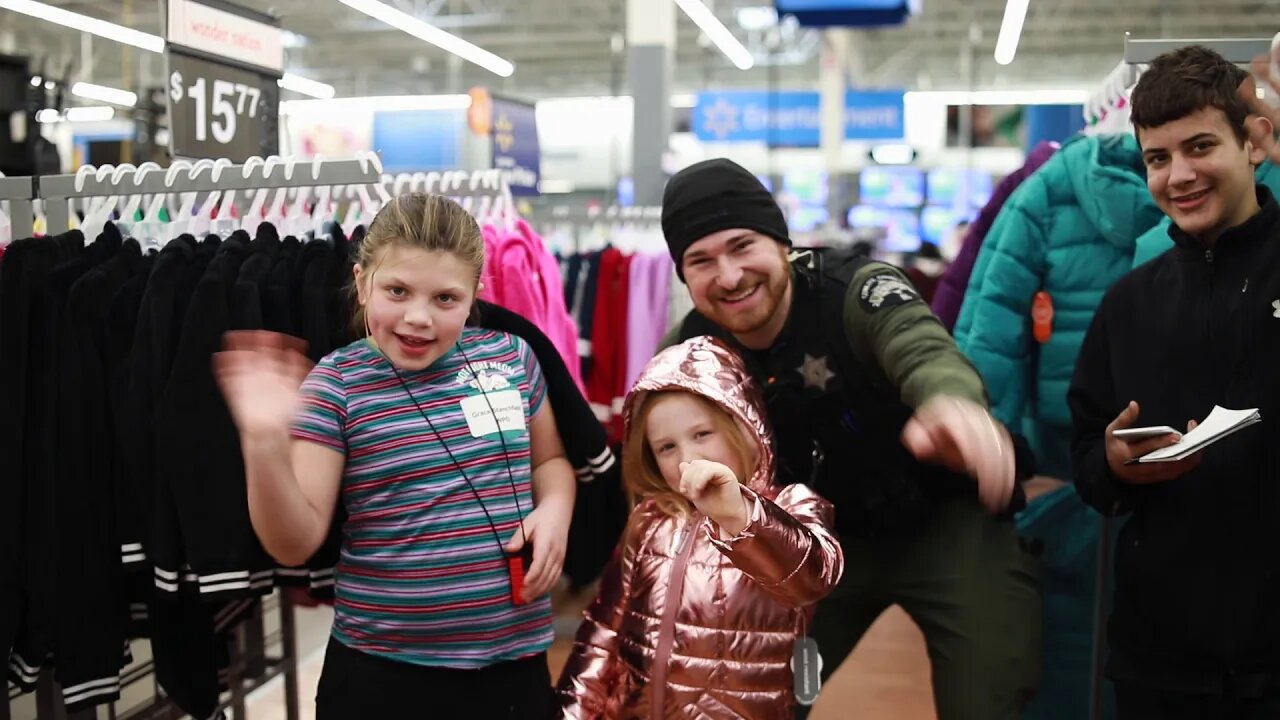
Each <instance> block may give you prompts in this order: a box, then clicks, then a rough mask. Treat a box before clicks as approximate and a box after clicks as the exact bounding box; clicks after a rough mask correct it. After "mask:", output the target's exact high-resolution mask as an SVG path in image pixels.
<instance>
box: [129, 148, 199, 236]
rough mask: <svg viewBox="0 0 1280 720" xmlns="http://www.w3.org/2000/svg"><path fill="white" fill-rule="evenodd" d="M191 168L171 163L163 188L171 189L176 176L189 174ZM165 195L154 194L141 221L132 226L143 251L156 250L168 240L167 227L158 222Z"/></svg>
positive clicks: (187, 163) (182, 163)
mask: <svg viewBox="0 0 1280 720" xmlns="http://www.w3.org/2000/svg"><path fill="white" fill-rule="evenodd" d="M192 167H193V165H192V164H191V163H190V162H188V161H186V160H175V161H173V163H172V164H171V165H169V170H168V171H166V172H165V175H164V185H165V188H172V187H173V186H174V182H175V181H176V180H177V177H178V174H179V173H183V172H186V173H190V171H191V168H192ZM167 195H168V192H159V193H156V194H155V195H154V196H153V197H152V198H151V203H150V205H148V206H147V210H146V212H145V213H144V214H143V216H142V220H140V221H138V224H137V225H135V226H134V235H135V237H136V238H137V239H138V242H140V243H142V247H143V249H144V250H146V249H158V248H160V246H162V245H163V244H164V243H165V242H167V241H168V240H169V235H168V233H167V231H168V230H169V227H168V225H167V224H166V223H163V222H161V221H160V211H161V210H163V209H164V203H165V199H166V196H167ZM170 220H172V218H170Z"/></svg>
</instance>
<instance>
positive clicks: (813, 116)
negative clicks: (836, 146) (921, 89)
mask: <svg viewBox="0 0 1280 720" xmlns="http://www.w3.org/2000/svg"><path fill="white" fill-rule="evenodd" d="M902 97H903V93H902V91H900V90H899V91H893V90H888V91H866V92H863V91H853V90H851V91H849V92H848V93H846V94H845V101H844V115H845V125H844V137H845V139H846V140H899V139H901V138H902V137H903V134H904V132H905V130H904V124H903V104H902ZM693 132H694V134H695V135H697V137H698V139H699V140H702V141H705V142H766V143H768V144H769V145H771V146H774V147H818V146H819V145H820V144H821V139H822V112H821V96H820V95H819V94H818V93H816V92H807V91H797V92H779V93H768V92H754V91H732V92H706V93H699V94H698V104H697V107H696V108H694V112H693Z"/></svg>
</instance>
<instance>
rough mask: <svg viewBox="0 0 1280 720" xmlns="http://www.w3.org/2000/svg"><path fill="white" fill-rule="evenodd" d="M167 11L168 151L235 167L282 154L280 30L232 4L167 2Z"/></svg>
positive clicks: (166, 90)
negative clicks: (227, 162)
mask: <svg viewBox="0 0 1280 720" xmlns="http://www.w3.org/2000/svg"><path fill="white" fill-rule="evenodd" d="M168 8H169V18H168V26H169V37H168V40H169V43H168V46H167V48H166V53H165V55H166V58H167V60H168V82H167V83H166V88H165V94H166V95H167V97H168V109H169V138H170V139H169V150H170V152H172V153H173V155H174V156H175V157H188V158H221V157H225V158H230V159H231V160H233V161H236V162H243V161H244V160H245V159H247V158H249V157H251V156H254V155H258V156H262V157H266V156H268V155H275V154H277V152H278V149H279V144H280V141H279V135H278V131H277V127H278V123H279V104H280V90H279V87H278V85H277V80H278V79H279V77H280V67H281V65H282V63H283V51H282V49H281V46H280V34H281V33H280V29H279V27H275V26H272V25H271V24H269V23H265V22H262V21H261V20H262V18H257V17H256V16H253V14H252V13H251V12H250V11H246V10H243V9H241V8H237V7H235V6H233V5H230V4H227V3H219V4H218V6H217V7H214V6H210V5H205V4H204V3H203V2H194V1H193V0H170V2H169V6H168ZM232 10H234V11H236V12H231V11H232ZM238 13H240V14H238Z"/></svg>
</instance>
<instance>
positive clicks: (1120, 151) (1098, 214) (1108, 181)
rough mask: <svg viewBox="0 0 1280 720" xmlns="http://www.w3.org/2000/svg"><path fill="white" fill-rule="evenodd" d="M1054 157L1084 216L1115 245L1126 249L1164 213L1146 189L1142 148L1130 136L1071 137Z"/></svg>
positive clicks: (1100, 233) (1129, 249)
mask: <svg viewBox="0 0 1280 720" xmlns="http://www.w3.org/2000/svg"><path fill="white" fill-rule="evenodd" d="M1054 161H1058V162H1061V163H1062V169H1063V170H1064V171H1065V172H1064V173H1063V176H1062V177H1061V179H1062V180H1065V181H1066V182H1067V183H1070V187H1071V191H1072V195H1073V196H1074V198H1075V201H1076V204H1077V205H1078V206H1079V207H1080V209H1081V210H1082V211H1083V213H1082V215H1083V217H1084V218H1087V221H1088V222H1090V223H1092V224H1093V226H1094V228H1095V229H1096V230H1097V232H1098V235H1100V236H1101V237H1103V238H1106V240H1107V241H1108V242H1109V243H1111V244H1113V245H1115V246H1116V247H1119V248H1121V249H1123V250H1125V251H1131V250H1132V248H1133V243H1134V240H1136V239H1137V237H1138V236H1139V235H1141V234H1142V233H1144V232H1146V231H1147V230H1150V229H1151V228H1152V227H1154V226H1155V225H1156V224H1158V223H1159V222H1160V219H1161V218H1162V217H1164V213H1162V212H1161V211H1160V208H1158V207H1156V203H1155V201H1154V200H1152V199H1151V193H1150V192H1149V191H1148V190H1147V170H1146V167H1145V166H1144V165H1143V163H1142V149H1141V148H1140V147H1138V141H1137V139H1136V138H1134V137H1133V136H1132V135H1129V134H1120V135H1094V136H1087V135H1086V136H1080V137H1076V138H1073V139H1072V140H1071V141H1069V142H1067V143H1066V144H1065V145H1063V146H1062V150H1060V151H1059V152H1058V154H1057V155H1056V156H1055V157H1054V160H1052V161H1050V164H1053V163H1054ZM1055 181H1056V179H1055Z"/></svg>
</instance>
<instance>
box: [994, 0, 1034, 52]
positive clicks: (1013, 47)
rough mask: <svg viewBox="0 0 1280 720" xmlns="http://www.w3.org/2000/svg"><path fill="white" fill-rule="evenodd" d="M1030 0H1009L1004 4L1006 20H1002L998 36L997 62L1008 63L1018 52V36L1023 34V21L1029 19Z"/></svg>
mask: <svg viewBox="0 0 1280 720" xmlns="http://www.w3.org/2000/svg"><path fill="white" fill-rule="evenodd" d="M1029 2H1030V0H1008V2H1007V3H1006V4H1005V6H1004V20H1002V21H1001V22H1000V37H998V38H996V62H998V63H1000V64H1001V65H1008V64H1009V63H1011V62H1013V56H1014V55H1016V54H1017V52H1018V38H1019V37H1021V36H1022V21H1023V20H1026V19H1027V4H1028V3H1029Z"/></svg>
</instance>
